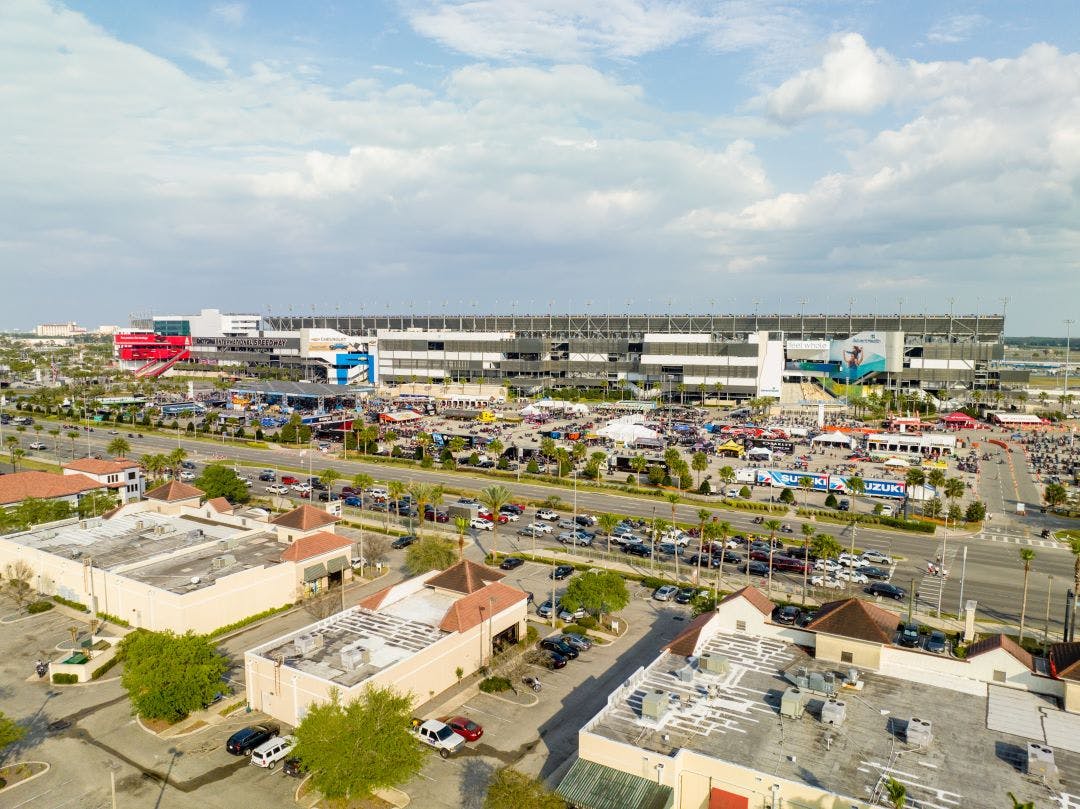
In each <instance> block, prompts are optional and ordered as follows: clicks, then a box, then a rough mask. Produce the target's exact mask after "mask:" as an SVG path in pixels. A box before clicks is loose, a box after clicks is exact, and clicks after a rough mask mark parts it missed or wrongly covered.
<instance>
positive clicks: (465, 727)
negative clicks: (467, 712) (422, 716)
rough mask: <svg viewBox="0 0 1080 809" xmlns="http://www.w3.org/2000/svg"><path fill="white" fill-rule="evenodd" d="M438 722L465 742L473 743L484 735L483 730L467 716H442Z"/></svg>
mask: <svg viewBox="0 0 1080 809" xmlns="http://www.w3.org/2000/svg"><path fill="white" fill-rule="evenodd" d="M439 721H440V722H442V723H443V724H445V725H446V726H447V727H448V728H450V730H452V731H454V733H456V734H457V735H458V736H461V737H462V738H463V739H464V740H465V741H467V742H475V741H476V740H477V739H479V738H480V737H481V736H483V735H484V728H483V727H482V726H481V725H479V724H477V723H476V722H474V721H473V720H471V719H469V717H467V716H444V717H443V718H441V719H440V720H439Z"/></svg>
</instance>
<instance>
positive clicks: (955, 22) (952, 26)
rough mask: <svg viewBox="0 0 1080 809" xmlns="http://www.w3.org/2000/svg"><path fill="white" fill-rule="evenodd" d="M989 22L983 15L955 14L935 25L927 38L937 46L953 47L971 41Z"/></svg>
mask: <svg viewBox="0 0 1080 809" xmlns="http://www.w3.org/2000/svg"><path fill="white" fill-rule="evenodd" d="M987 22H989V20H987V19H986V17H984V16H983V15H981V14H954V15H953V16H951V17H946V18H945V19H943V20H938V21H937V22H936V23H934V25H933V27H932V28H931V29H930V31H929V33H927V35H926V38H927V39H928V40H929V41H930V42H933V43H935V44H939V45H953V44H956V43H958V42H963V41H965V40H967V39H969V38H970V37H971V35H972V34H974V33H975V32H976V31H977V30H978V29H979V28H981V27H982V26H984V25H986V24H987Z"/></svg>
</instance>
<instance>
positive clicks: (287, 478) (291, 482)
mask: <svg viewBox="0 0 1080 809" xmlns="http://www.w3.org/2000/svg"><path fill="white" fill-rule="evenodd" d="M281 482H282V483H284V484H285V485H286V486H295V485H296V484H297V483H299V482H300V478H298V477H296V476H295V475H282V476H281Z"/></svg>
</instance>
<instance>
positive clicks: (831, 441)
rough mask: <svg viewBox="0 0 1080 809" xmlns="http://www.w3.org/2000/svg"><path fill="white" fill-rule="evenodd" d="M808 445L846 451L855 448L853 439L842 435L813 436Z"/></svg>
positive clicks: (824, 434) (823, 434) (825, 434)
mask: <svg viewBox="0 0 1080 809" xmlns="http://www.w3.org/2000/svg"><path fill="white" fill-rule="evenodd" d="M810 443H811V444H818V445H824V446H828V447H847V448H848V449H851V448H852V447H854V446H855V439H853V438H852V437H851V436H849V435H844V434H843V433H822V434H821V435H815V436H814V437H813V438H811V439H810Z"/></svg>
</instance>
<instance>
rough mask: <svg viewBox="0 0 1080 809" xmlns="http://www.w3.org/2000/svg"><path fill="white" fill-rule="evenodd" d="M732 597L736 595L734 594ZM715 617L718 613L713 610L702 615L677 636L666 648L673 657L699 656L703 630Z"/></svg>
mask: <svg viewBox="0 0 1080 809" xmlns="http://www.w3.org/2000/svg"><path fill="white" fill-rule="evenodd" d="M732 595H735V593H732ZM729 598H730V596H729ZM725 600H726V599H725ZM721 603H723V602H721ZM715 617H716V612H715V611H713V610H710V611H709V612H703V613H701V615H699V616H698V617H697V618H695V619H694V620H693V621H691V622H690V626H688V627H686V629H684V630H683V631H682V632H680V633H679V634H678V635H676V636H675V639H674V640H673V641H671V643H669V644H668V645H667V646H665V647H664V648H665V649H667V650H668V651H669V652H671V653H672V654H673V655H680V656H681V657H690V655H694V654H697V645H698V640H699V639H700V638H701V630H703V629H704V628H705V626H706V625H707V624H708V623H709V621H711V620H712V619H713V618H715Z"/></svg>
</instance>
